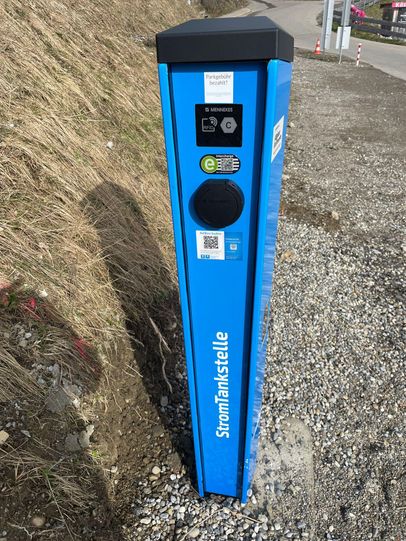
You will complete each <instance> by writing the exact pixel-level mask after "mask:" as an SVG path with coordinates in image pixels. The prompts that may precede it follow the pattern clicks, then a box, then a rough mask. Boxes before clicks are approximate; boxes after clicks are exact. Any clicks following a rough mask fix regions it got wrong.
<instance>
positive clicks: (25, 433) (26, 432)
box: [21, 430, 31, 438]
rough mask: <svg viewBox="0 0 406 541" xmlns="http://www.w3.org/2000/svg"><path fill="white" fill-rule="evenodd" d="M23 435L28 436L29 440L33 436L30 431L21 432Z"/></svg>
mask: <svg viewBox="0 0 406 541" xmlns="http://www.w3.org/2000/svg"><path fill="white" fill-rule="evenodd" d="M21 434H24V436H27V438H31V434H30V433H29V432H28V430H21Z"/></svg>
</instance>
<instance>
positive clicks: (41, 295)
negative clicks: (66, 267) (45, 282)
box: [38, 289, 48, 299]
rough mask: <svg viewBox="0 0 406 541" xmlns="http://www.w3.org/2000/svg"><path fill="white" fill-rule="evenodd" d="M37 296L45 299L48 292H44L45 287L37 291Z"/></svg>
mask: <svg viewBox="0 0 406 541" xmlns="http://www.w3.org/2000/svg"><path fill="white" fill-rule="evenodd" d="M38 296H39V297H40V298H41V299H46V298H47V297H48V293H47V292H46V290H45V289H41V291H39V292H38Z"/></svg>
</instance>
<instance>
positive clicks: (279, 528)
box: [273, 522, 282, 532]
mask: <svg viewBox="0 0 406 541" xmlns="http://www.w3.org/2000/svg"><path fill="white" fill-rule="evenodd" d="M273 527H274V528H275V531H276V532H279V531H280V530H282V526H281V525H280V524H279V522H275V524H274V525H273Z"/></svg>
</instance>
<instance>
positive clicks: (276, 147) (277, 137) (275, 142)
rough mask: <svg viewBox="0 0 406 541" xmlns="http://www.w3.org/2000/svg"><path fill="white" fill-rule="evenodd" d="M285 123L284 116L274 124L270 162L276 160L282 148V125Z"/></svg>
mask: <svg viewBox="0 0 406 541" xmlns="http://www.w3.org/2000/svg"><path fill="white" fill-rule="evenodd" d="M284 123H285V116H283V117H282V118H281V119H280V120H279V122H277V123H276V124H275V127H274V129H273V139H272V158H271V162H273V161H274V159H275V158H276V156H277V154H278V152H279V151H280V149H281V148H282V141H283V125H284Z"/></svg>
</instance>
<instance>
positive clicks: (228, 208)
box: [194, 180, 244, 229]
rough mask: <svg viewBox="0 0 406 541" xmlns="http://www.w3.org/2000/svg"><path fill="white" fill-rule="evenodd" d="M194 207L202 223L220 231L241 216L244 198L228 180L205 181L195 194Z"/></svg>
mask: <svg viewBox="0 0 406 541" xmlns="http://www.w3.org/2000/svg"><path fill="white" fill-rule="evenodd" d="M194 207H195V211H196V214H197V216H198V217H199V219H200V220H201V221H202V222H204V223H205V224H207V225H209V226H210V227H213V228H215V229H221V228H223V227H227V226H229V225H231V224H233V223H234V222H236V221H237V220H238V218H239V217H240V216H241V212H242V209H243V207H244V196H243V194H242V192H241V190H240V188H239V187H238V186H237V185H236V184H235V183H234V182H231V181H230V180H207V181H206V182H204V183H203V184H202V185H201V186H200V187H199V188H198V189H197V191H196V192H195V195H194Z"/></svg>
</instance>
